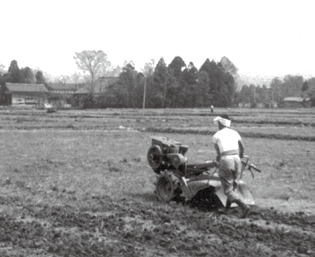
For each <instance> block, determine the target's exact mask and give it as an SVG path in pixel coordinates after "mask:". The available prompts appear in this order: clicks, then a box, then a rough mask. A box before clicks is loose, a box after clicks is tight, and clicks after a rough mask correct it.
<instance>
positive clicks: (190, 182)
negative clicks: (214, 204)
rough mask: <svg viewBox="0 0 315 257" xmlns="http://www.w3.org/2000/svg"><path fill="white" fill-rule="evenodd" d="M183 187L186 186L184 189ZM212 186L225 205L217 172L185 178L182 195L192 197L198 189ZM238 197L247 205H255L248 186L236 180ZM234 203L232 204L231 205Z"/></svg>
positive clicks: (224, 196)
mask: <svg viewBox="0 0 315 257" xmlns="http://www.w3.org/2000/svg"><path fill="white" fill-rule="evenodd" d="M183 187H187V188H186V189H184V188H183ZM208 187H212V188H213V189H214V193H215V194H216V195H217V196H218V198H219V199H220V201H221V203H222V205H223V206H225V205H226V199H227V197H226V195H225V193H224V190H223V187H222V184H221V181H220V178H219V176H218V175H217V174H213V175H208V174H201V175H199V176H196V177H192V178H188V179H185V178H183V181H182V189H183V190H182V191H183V196H184V197H186V198H187V199H191V198H192V197H194V196H195V195H196V194H197V192H198V191H200V190H203V189H206V188H208ZM235 191H236V193H237V194H238V195H239V197H240V198H241V199H242V200H243V201H244V202H245V203H246V204H248V205H255V201H254V198H253V196H252V194H251V192H250V191H249V189H248V186H247V185H246V183H245V182H244V181H241V180H239V181H237V187H236V188H235ZM233 206H236V204H232V207H233Z"/></svg>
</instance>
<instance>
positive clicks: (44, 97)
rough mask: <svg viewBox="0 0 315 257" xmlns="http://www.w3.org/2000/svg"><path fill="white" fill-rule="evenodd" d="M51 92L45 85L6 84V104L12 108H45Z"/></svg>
mask: <svg viewBox="0 0 315 257" xmlns="http://www.w3.org/2000/svg"><path fill="white" fill-rule="evenodd" d="M48 94H49V91H48V89H47V88H46V86H45V85H44V84H21V83H6V84H5V86H4V104H5V105H12V106H38V107H40V106H43V105H44V103H47V102H48Z"/></svg>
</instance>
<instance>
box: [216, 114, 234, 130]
mask: <svg viewBox="0 0 315 257" xmlns="http://www.w3.org/2000/svg"><path fill="white" fill-rule="evenodd" d="M213 122H214V124H215V125H218V123H219V122H220V123H221V124H222V125H223V126H225V127H230V126H231V120H230V118H229V116H228V115H222V116H218V117H216V118H214V119H213Z"/></svg>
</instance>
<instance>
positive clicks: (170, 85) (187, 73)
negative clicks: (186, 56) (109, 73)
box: [75, 51, 236, 108]
mask: <svg viewBox="0 0 315 257" xmlns="http://www.w3.org/2000/svg"><path fill="white" fill-rule="evenodd" d="M94 54H95V55H96V56H95V58H94V59H93V58H91V56H92V55H93V53H92V52H87V51H85V54H84V55H82V54H79V53H76V56H75V59H76V63H77V64H78V67H79V68H80V69H82V70H83V71H86V72H88V73H89V74H90V75H91V79H90V85H91V88H90V89H91V90H90V92H91V94H90V95H88V96H86V99H85V103H86V107H98V108H99V107H100V108H106V107H113V108H142V107H145V108H195V107H209V106H210V105H214V106H218V107H228V106H232V105H233V103H234V99H235V95H236V86H235V80H234V77H233V76H232V74H231V73H233V71H235V70H236V67H235V66H234V64H233V63H232V62H231V61H230V60H229V59H228V58H227V57H223V58H222V59H221V61H220V62H215V61H214V60H212V61H210V60H209V59H206V61H205V62H204V64H203V65H202V66H201V67H200V69H199V70H198V69H197V68H196V67H195V66H194V64H193V63H192V62H190V63H189V64H188V65H186V63H185V62H184V61H183V59H182V58H181V57H179V56H176V57H175V58H174V59H173V60H172V61H171V63H170V64H169V65H167V64H166V63H165V61H164V59H163V58H161V59H160V60H159V61H158V63H157V64H156V65H155V62H154V60H151V61H150V62H148V63H146V64H145V65H144V68H143V69H142V71H140V72H139V71H137V70H136V69H135V65H134V64H133V62H132V61H131V62H126V63H125V65H124V67H123V68H122V69H121V72H120V74H119V79H118V81H117V82H116V83H114V84H112V85H110V86H109V87H108V88H107V91H106V94H104V95H102V96H97V95H96V94H94V90H93V87H94V86H95V84H94V85H93V81H95V74H96V73H97V71H98V70H99V67H101V66H102V64H101V62H100V58H99V56H98V57H97V55H100V54H101V53H99V52H94Z"/></svg>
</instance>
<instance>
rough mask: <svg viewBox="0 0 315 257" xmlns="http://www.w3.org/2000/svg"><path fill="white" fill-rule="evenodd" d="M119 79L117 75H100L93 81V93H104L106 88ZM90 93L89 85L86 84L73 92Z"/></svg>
mask: <svg viewBox="0 0 315 257" xmlns="http://www.w3.org/2000/svg"><path fill="white" fill-rule="evenodd" d="M118 80H119V77H101V78H99V79H98V80H96V81H95V86H94V88H93V91H94V93H96V94H100V93H104V92H105V91H106V89H107V88H108V87H109V86H111V85H113V84H115V83H116V82H117V81H118ZM89 93H91V85H86V86H85V87H82V88H80V89H79V90H77V91H76V92H75V94H89Z"/></svg>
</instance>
